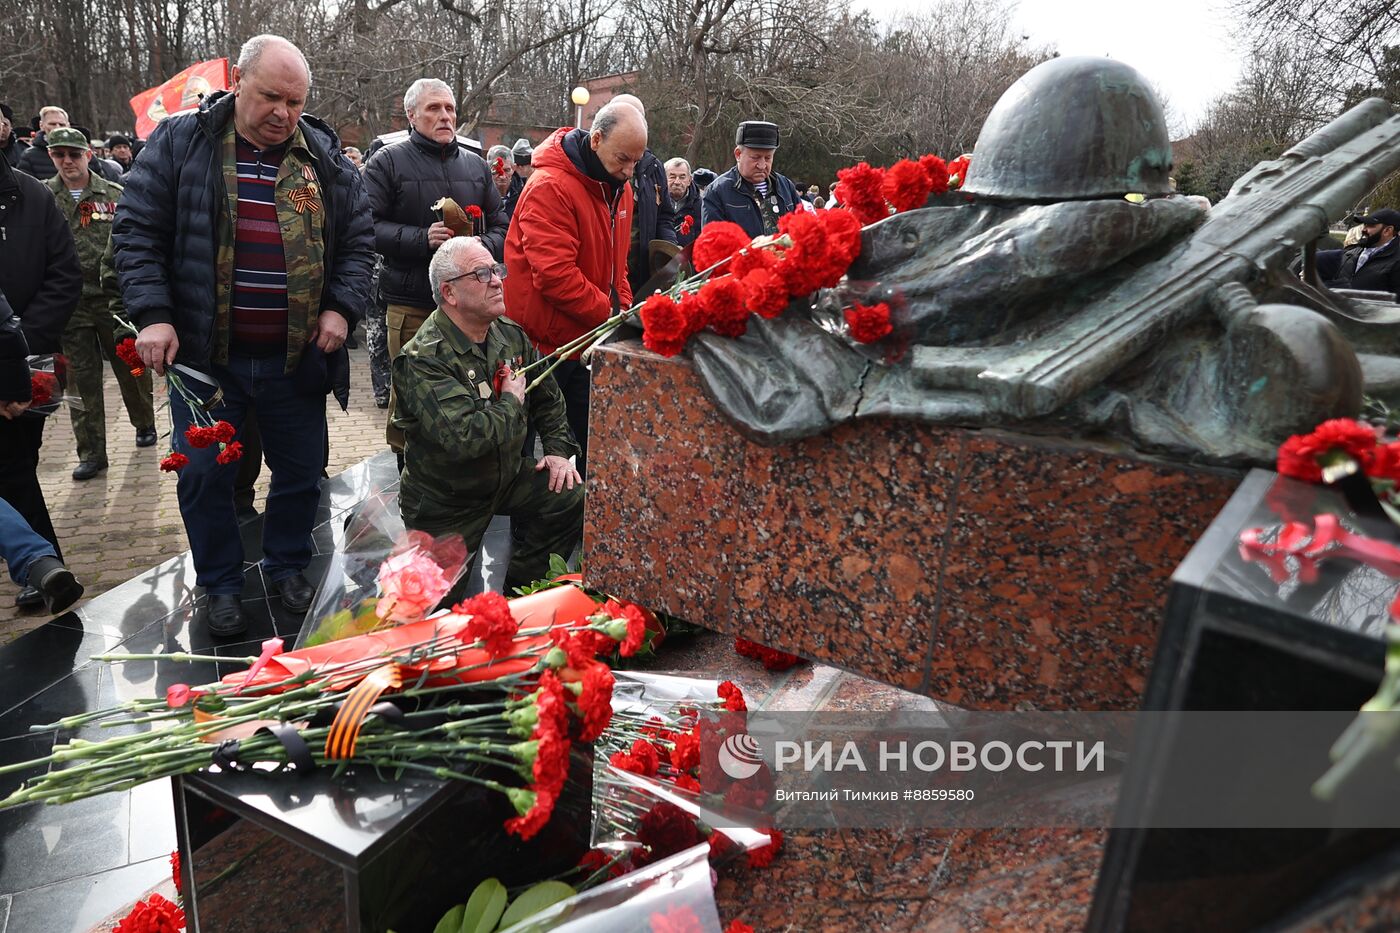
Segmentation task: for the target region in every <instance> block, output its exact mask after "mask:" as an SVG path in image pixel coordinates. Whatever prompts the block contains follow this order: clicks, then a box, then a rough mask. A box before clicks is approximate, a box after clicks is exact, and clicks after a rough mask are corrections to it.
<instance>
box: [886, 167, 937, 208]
mask: <svg viewBox="0 0 1400 933" xmlns="http://www.w3.org/2000/svg"><path fill="white" fill-rule="evenodd" d="M932 188H933V183H932V182H931V181H929V177H928V172H927V171H925V170H924V167H923V166H922V165H920V164H919V163H918V162H911V161H910V160H909V159H900V160H899V161H898V162H896V163H895V164H894V165H892V166H890V167H889V168H888V169H887V170H886V171H885V180H884V183H883V184H882V185H881V190H882V191H883V192H884V195H885V200H886V201H889V202H890V206H891V207H893V208H894V209H895V212H896V213H900V212H903V211H912V210H914V209H915V208H919V207H923V206H924V205H925V204H926V203H927V202H928V194H929V191H931V190H932Z"/></svg>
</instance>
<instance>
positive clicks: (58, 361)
mask: <svg viewBox="0 0 1400 933" xmlns="http://www.w3.org/2000/svg"><path fill="white" fill-rule="evenodd" d="M28 361H29V388H30V395H31V399H30V402H29V407H28V408H26V409H25V414H26V415H28V416H30V417H40V418H47V417H48V416H49V415H51V414H53V413H54V412H56V411H58V409H59V407H60V406H62V405H64V404H67V405H68V406H69V407H72V408H76V409H78V410H79V411H81V410H82V408H83V400H82V399H81V398H79V397H78V396H77V394H75V393H70V392H69V391H68V388H69V386H68V359H67V357H65V356H63V355H62V354H58V353H44V354H39V355H36V356H30V357H28Z"/></svg>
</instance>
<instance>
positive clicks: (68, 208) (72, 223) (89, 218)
mask: <svg viewBox="0 0 1400 933" xmlns="http://www.w3.org/2000/svg"><path fill="white" fill-rule="evenodd" d="M44 184H45V185H47V186H48V188H49V190H50V191H52V192H53V196H54V198H55V199H56V200H57V201H58V210H59V212H60V213H61V214H63V218H64V220H67V221H68V229H70V230H72V231H73V242H74V244H75V245H76V246H77V249H78V265H80V266H82V269H83V298H82V302H83V305H84V307H86V306H88V305H92V304H95V303H101V302H105V301H106V300H107V297H108V296H107V295H106V294H105V293H104V292H103V290H102V254H103V253H104V252H106V251H107V243H108V241H109V240H111V238H112V219H113V218H114V217H115V216H116V212H117V203H118V202H119V201H120V200H121V197H122V186H121V185H119V184H117V183H116V182H113V181H108V180H107V179H105V178H103V177H102V176H101V175H98V174H97V173H96V172H94V171H92V170H91V169H89V170H88V181H87V187H85V188H84V189H83V193H82V194H81V195H79V196H78V200H77V201H74V200H73V195H71V194H70V193H69V192H68V186H67V185H66V184H64V183H63V179H62V178H60V177H59V176H58V175H55V176H54V177H52V178H50V179H49V180H48V181H46V182H44Z"/></svg>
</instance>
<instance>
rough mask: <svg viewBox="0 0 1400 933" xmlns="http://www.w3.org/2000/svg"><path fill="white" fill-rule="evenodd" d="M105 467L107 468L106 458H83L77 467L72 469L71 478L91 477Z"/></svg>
mask: <svg viewBox="0 0 1400 933" xmlns="http://www.w3.org/2000/svg"><path fill="white" fill-rule="evenodd" d="M105 469H107V461H106V460H84V461H83V462H82V463H79V464H78V467H77V469H75V470H74V471H73V478H74V479H92V478H93V477H94V476H96V475H97V474H98V473H101V472H102V471H103V470H105Z"/></svg>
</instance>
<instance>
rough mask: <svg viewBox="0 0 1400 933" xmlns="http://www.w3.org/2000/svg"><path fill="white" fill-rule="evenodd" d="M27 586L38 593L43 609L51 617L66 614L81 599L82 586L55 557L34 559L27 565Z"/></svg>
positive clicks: (71, 572)
mask: <svg viewBox="0 0 1400 933" xmlns="http://www.w3.org/2000/svg"><path fill="white" fill-rule="evenodd" d="M29 585H30V586H33V587H34V588H36V589H37V590H38V591H39V594H40V598H41V599H42V600H43V602H44V608H46V609H48V611H49V612H50V613H52V614H53V615H58V614H59V613H60V612H67V611H68V608H69V607H70V606H72V605H73V604H74V603H76V602H77V601H78V600H80V599H82V598H83V585H82V584H81V583H79V582H78V578H77V577H75V576H73V571H71V570H69V569H68V568H67V567H65V566H63V561H61V560H59V559H58V558H57V557H49V556H45V557H36V558H34V561H33V562H32V563H31V564H30V565H29Z"/></svg>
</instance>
